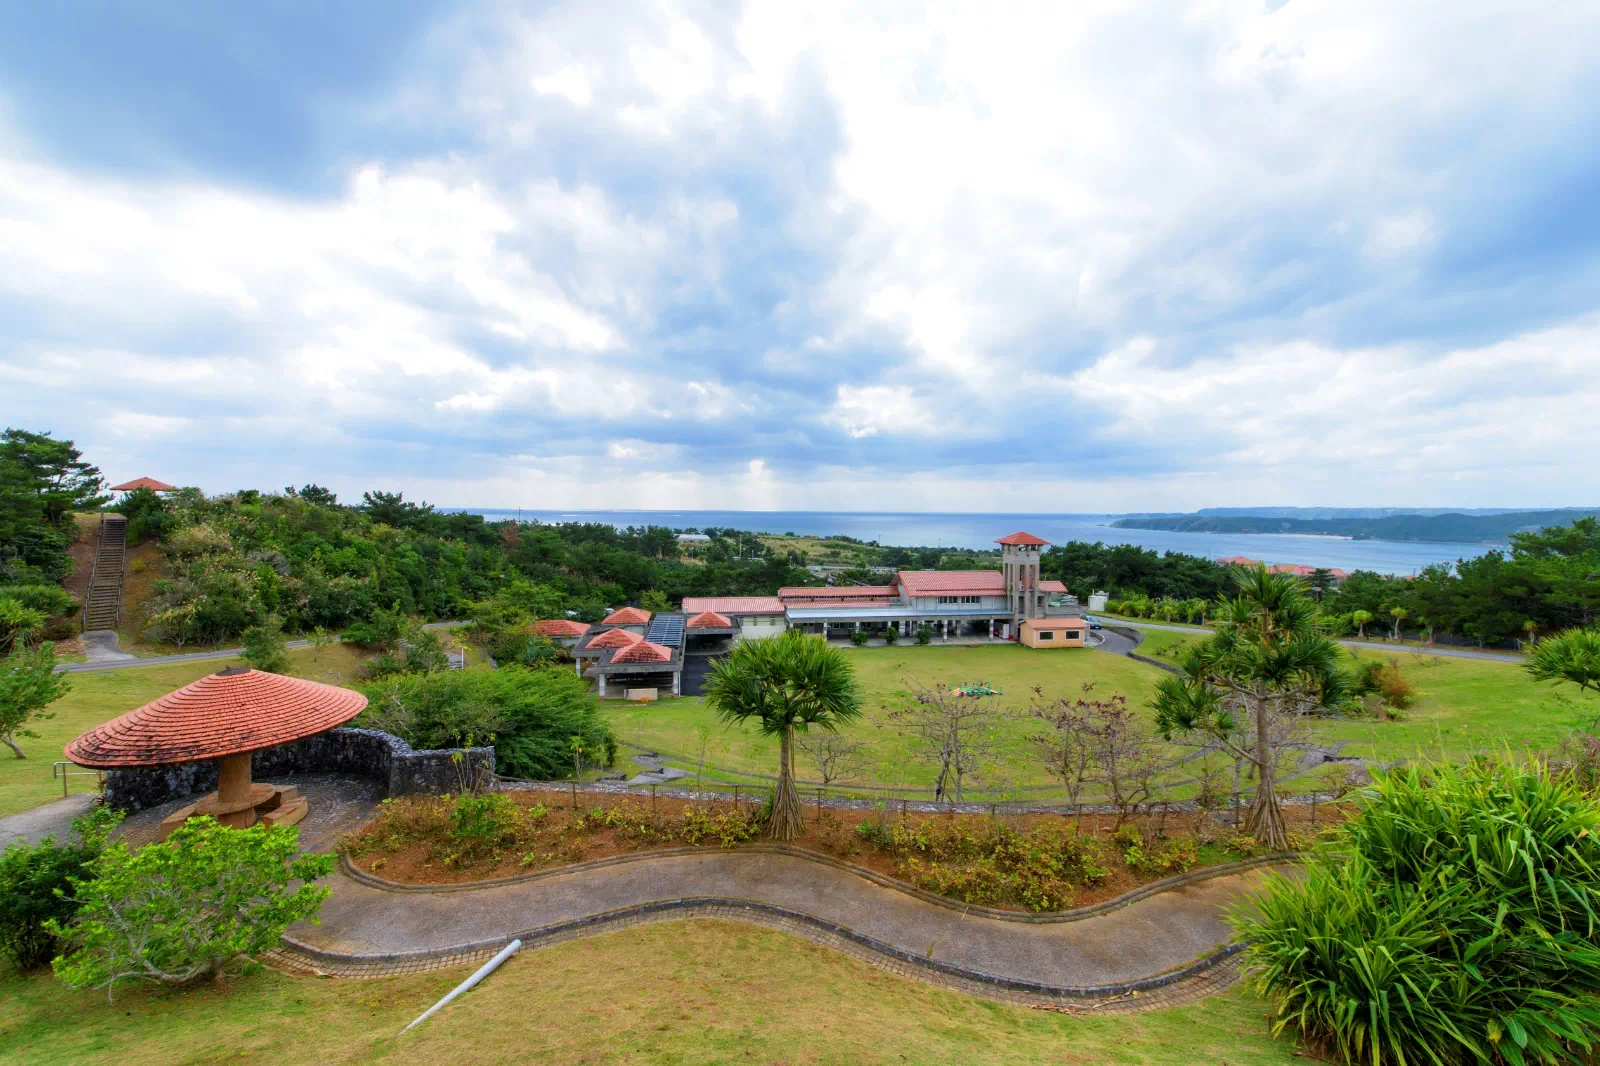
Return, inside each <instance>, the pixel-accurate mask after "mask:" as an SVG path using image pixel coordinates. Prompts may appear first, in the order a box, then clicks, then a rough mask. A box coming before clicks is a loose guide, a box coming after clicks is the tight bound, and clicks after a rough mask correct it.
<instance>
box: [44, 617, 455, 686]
mask: <svg viewBox="0 0 1600 1066" xmlns="http://www.w3.org/2000/svg"><path fill="white" fill-rule="evenodd" d="M468 624H470V623H467V622H429V623H428V624H427V625H425V626H423V627H422V628H423V629H454V628H456V627H457V626H464V625H468ZM83 636H84V645H85V649H86V654H88V656H89V661H88V662H83V663H63V664H62V665H60V666H58V667H56V673H58V674H84V673H93V672H95V671H98V670H127V669H131V668H132V667H136V666H166V665H168V664H170V663H198V662H204V661H206V660H207V659H232V658H233V657H234V656H236V655H239V654H240V653H241V652H243V651H244V649H243V648H212V649H211V650H209V651H187V652H183V653H181V654H179V655H151V656H147V657H145V658H139V657H138V656H136V655H130V654H128V653H127V652H125V651H123V650H122V649H121V647H120V645H118V643H117V635H116V634H115V633H113V632H111V631H110V630H107V629H100V630H94V631H93V632H90V633H85V634H84V635H83ZM91 637H92V638H94V640H93V641H92V642H91V640H90V638H91ZM108 638H109V639H108ZM333 641H334V643H335V644H337V643H340V640H339V638H338V637H334V638H333ZM284 647H286V648H309V647H311V642H310V641H309V640H290V641H285V642H284Z"/></svg>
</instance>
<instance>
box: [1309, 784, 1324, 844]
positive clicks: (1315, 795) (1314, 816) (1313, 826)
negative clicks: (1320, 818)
mask: <svg viewBox="0 0 1600 1066" xmlns="http://www.w3.org/2000/svg"><path fill="white" fill-rule="evenodd" d="M1321 796H1322V793H1320V792H1318V791H1317V790H1316V789H1312V790H1311V831H1312V832H1313V833H1315V832H1316V831H1317V800H1318V799H1319V798H1320V797H1321Z"/></svg>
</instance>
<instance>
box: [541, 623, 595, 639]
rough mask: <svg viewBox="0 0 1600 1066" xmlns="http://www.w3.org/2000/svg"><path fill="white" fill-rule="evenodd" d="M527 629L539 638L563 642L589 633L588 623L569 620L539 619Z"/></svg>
mask: <svg viewBox="0 0 1600 1066" xmlns="http://www.w3.org/2000/svg"><path fill="white" fill-rule="evenodd" d="M529 628H530V629H532V630H533V631H534V632H535V633H537V634H539V636H541V637H550V638H551V639H553V640H563V639H565V638H568V637H581V636H583V635H584V634H585V633H587V632H589V623H588V622H576V621H573V620H572V619H571V618H541V619H539V621H537V622H535V623H533V625H532V626H530V627H529Z"/></svg>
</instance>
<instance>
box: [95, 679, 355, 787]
mask: <svg viewBox="0 0 1600 1066" xmlns="http://www.w3.org/2000/svg"><path fill="white" fill-rule="evenodd" d="M366 705H367V698H366V697H365V696H363V695H362V694H361V693H359V692H355V691H352V690H351V689H347V688H339V687H337V686H335V685H324V684H320V683H318V682H316V681H306V680H303V679H301V678H298V677H283V676H282V675H280V674H268V673H263V672H262V671H260V670H245V669H241V668H238V667H235V668H233V669H231V670H224V671H222V672H221V673H216V674H207V675H206V676H205V677H202V678H201V679H200V680H198V681H196V682H194V683H193V684H190V685H185V686H184V687H183V688H180V689H178V690H177V691H176V692H169V693H167V694H166V695H165V696H162V697H161V698H160V699H157V700H152V701H151V702H149V703H147V704H145V705H144V706H143V707H140V708H139V709H138V710H136V711H129V712H128V713H127V714H125V715H123V716H122V717H120V718H114V719H112V720H111V721H109V722H107V723H105V724H104V725H102V726H97V727H96V728H94V729H91V730H89V732H87V733H85V734H83V735H82V736H80V737H78V739H76V740H74V741H72V742H71V743H70V744H68V745H67V746H66V748H65V749H64V750H65V751H66V754H67V758H69V759H71V760H72V761H73V762H75V763H77V764H78V765H79V766H99V767H119V766H169V765H172V764H174V763H185V762H198V761H200V760H202V759H220V758H222V757H223V756H225V755H239V754H242V753H244V752H247V751H259V750H260V749H262V748H271V747H276V746H277V745H279V744H287V743H288V742H289V741H291V740H299V739H300V738H302V737H309V736H311V735H313V734H315V733H321V732H324V731H326V730H329V729H332V728H334V727H335V726H340V725H343V724H344V723H346V722H348V721H349V720H350V719H352V718H354V717H355V716H356V715H358V714H360V713H361V710H362V708H364V707H365V706H366Z"/></svg>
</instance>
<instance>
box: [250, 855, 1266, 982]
mask: <svg viewBox="0 0 1600 1066" xmlns="http://www.w3.org/2000/svg"><path fill="white" fill-rule="evenodd" d="M1261 876H1262V874H1261V870H1259V869H1255V870H1250V871H1246V872H1240V873H1233V874H1227V875H1223V876H1219V877H1214V878H1210V879H1208V880H1203V881H1199V882H1197V883H1193V884H1187V885H1183V886H1181V887H1176V888H1172V889H1170V890H1168V891H1165V892H1160V893H1158V894H1155V895H1151V896H1147V897H1145V898H1143V899H1140V900H1137V901H1135V902H1133V903H1129V904H1128V905H1126V906H1124V907H1120V908H1119V909H1116V910H1114V911H1110V912H1109V913H1102V914H1098V915H1095V916H1092V917H1085V918H1082V919H1081V920H1077V921H1065V922H1061V921H1057V922H1048V923H1039V922H1033V921H1028V920H1026V919H1023V920H1005V919H1000V918H993V917H985V916H981V915H977V914H973V913H971V912H969V911H965V910H963V909H960V908H956V907H949V906H940V905H936V904H933V903H929V902H926V901H925V900H922V899H919V898H917V897H915V896H913V895H910V894H908V893H906V892H903V891H900V890H898V889H894V888H890V887H886V886H885V885H882V884H878V883H875V882H873V881H871V880H868V879H866V878H864V877H862V876H860V875H859V874H856V873H853V872H851V871H850V870H848V869H844V868H839V867H835V866H832V865H828V864H825V863H821V862H817V861H813V860H809V859H805V858H801V857H799V856H794V855H787V854H772V853H749V852H721V851H709V852H703V853H701V852H697V853H695V854H691V855H669V856H642V857H639V858H637V859H632V860H631V861H624V862H616V863H611V864H607V865H604V866H599V867H587V868H579V869H574V870H571V871H566V872H563V871H553V872H552V873H550V874H548V875H545V876H541V877H538V878H536V879H533V880H527V881H521V882H516V883H510V884H506V883H502V884H497V885H484V886H480V887H468V886H449V887H448V888H447V889H446V890H444V891H437V892H432V891H416V890H396V889H392V888H384V887H381V886H380V885H379V884H376V883H365V881H364V880H363V881H358V880H356V879H355V878H352V877H350V876H347V875H345V874H343V873H339V874H335V876H334V878H333V884H332V887H333V895H332V897H331V898H330V899H329V900H328V901H327V903H326V904H325V905H324V906H323V908H322V912H321V915H320V918H321V924H320V925H315V926H314V925H310V924H309V923H304V922H303V923H300V924H299V925H297V926H295V927H293V928H292V929H291V930H290V931H289V935H288V936H287V937H286V938H285V939H286V941H287V942H288V944H289V946H290V947H292V948H298V949H300V954H301V955H302V959H301V960H300V965H299V967H298V968H300V969H303V970H308V971H320V972H329V971H330V970H331V972H335V973H338V972H344V973H374V974H375V973H380V972H394V971H395V970H407V969H428V968H433V967H432V965H430V963H432V962H443V961H444V960H446V959H448V960H449V961H451V962H454V961H461V960H463V959H464V958H466V957H471V956H475V955H479V954H486V953H488V952H490V951H492V950H494V949H495V948H497V947H498V946H500V945H501V944H504V943H505V942H507V941H509V940H510V939H511V938H512V937H516V936H520V937H522V938H523V939H524V941H527V942H530V943H534V944H542V943H550V942H555V941H558V940H565V939H570V938H572V937H574V936H582V935H590V934H593V933H598V932H604V931H607V930H610V929H614V928H617V927H623V926H628V925H633V924H637V923H638V922H640V921H650V920H661V919H663V918H672V917H677V918H684V917H731V918H738V919H741V920H745V921H754V922H757V923H758V924H764V925H772V926H777V927H779V928H783V929H786V930H788V931H791V932H795V933H797V934H799V935H801V936H806V937H807V938H808V939H812V940H816V941H818V942H822V943H828V944H832V945H833V946H836V947H839V948H841V950H844V951H846V952H847V953H848V954H852V955H856V956H858V957H861V958H865V959H867V960H868V961H871V962H873V963H875V964H877V965H883V966H887V967H888V968H890V969H894V970H897V971H900V972H904V973H907V974H911V975H914V976H919V977H923V978H926V979H931V980H934V981H937V982H939V983H942V984H946V985H950V986H953V987H959V988H962V989H963V990H965V991H973V992H978V993H980V994H986V995H993V996H998V997H1000V998H1006V999H1032V1000H1037V1001H1060V1000H1078V1001H1083V1000H1097V999H1098V1000H1104V999H1107V998H1109V997H1115V996H1127V995H1129V994H1130V993H1132V992H1134V991H1143V992H1144V993H1146V995H1147V996H1149V994H1151V993H1157V992H1159V991H1160V990H1162V989H1164V988H1165V987H1166V986H1169V985H1170V986H1172V990H1173V991H1180V989H1179V987H1178V986H1179V985H1183V986H1186V987H1185V988H1184V989H1182V991H1184V992H1186V993H1190V992H1193V991H1197V992H1198V994H1205V993H1207V992H1209V991H1211V990H1213V989H1214V988H1216V987H1220V986H1221V985H1225V984H1226V983H1227V982H1228V981H1229V980H1231V979H1232V967H1231V966H1230V965H1228V964H1227V963H1226V962H1225V960H1226V958H1227V954H1226V953H1224V952H1219V949H1222V948H1224V947H1225V945H1227V944H1228V942H1229V939H1230V931H1229V929H1228V927H1227V925H1226V924H1225V923H1224V921H1223V916H1224V914H1225V913H1226V911H1227V909H1228V907H1229V906H1230V905H1232V904H1233V903H1235V902H1237V901H1238V900H1239V899H1240V898H1241V896H1242V895H1243V894H1244V893H1245V892H1246V891H1248V890H1249V889H1251V888H1252V887H1254V886H1255V885H1256V884H1258V883H1259V881H1260V878H1261ZM1018 917H1019V918H1021V917H1022V916H1018ZM278 961H279V962H280V964H282V963H283V962H285V958H283V957H280V958H279V959H278ZM289 961H291V963H292V961H293V960H292V959H290V960H289ZM1219 962H1221V963H1223V965H1220V966H1215V965H1214V964H1216V963H1219ZM1213 970H1215V971H1216V972H1212V971H1213ZM1189 986H1193V988H1192V989H1191V988H1190V987H1189ZM1183 998H1191V995H1190V994H1185V995H1184V997H1183ZM1170 999H1171V997H1170V996H1167V997H1163V996H1159V995H1157V996H1156V997H1155V998H1154V999H1148V998H1147V1000H1146V1005H1149V1006H1155V1005H1161V1003H1162V1002H1163V1001H1167V1000H1170Z"/></svg>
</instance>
